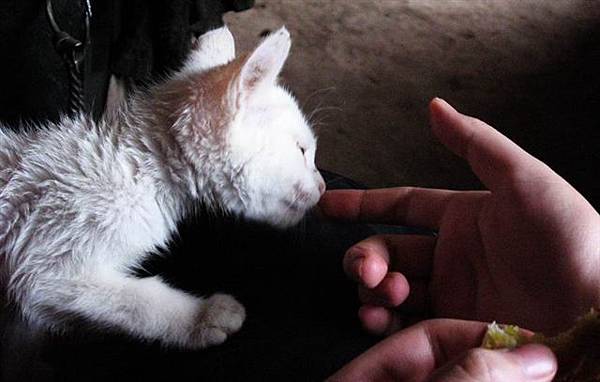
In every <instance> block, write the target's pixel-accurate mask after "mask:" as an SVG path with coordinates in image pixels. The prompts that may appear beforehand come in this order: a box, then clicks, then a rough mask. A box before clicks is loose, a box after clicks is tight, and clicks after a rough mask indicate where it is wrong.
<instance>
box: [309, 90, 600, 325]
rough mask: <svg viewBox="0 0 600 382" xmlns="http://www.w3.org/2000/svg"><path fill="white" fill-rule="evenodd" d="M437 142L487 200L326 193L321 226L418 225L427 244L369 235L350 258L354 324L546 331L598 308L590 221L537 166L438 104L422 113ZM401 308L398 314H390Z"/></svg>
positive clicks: (576, 199)
mask: <svg viewBox="0 0 600 382" xmlns="http://www.w3.org/2000/svg"><path fill="white" fill-rule="evenodd" d="M430 112H431V125H432V129H433V132H434V134H435V135H436V136H437V138H438V139H439V140H440V141H441V142H442V143H443V144H444V145H445V146H447V147H448V148H449V149H450V150H451V151H453V152H454V153H456V154H458V155H460V156H461V157H463V158H465V159H466V160H467V161H468V163H469V165H470V166H471V168H472V170H473V171H474V172H475V174H476V175H477V176H478V177H479V179H480V180H481V181H482V182H483V184H484V185H485V186H486V187H487V188H488V189H489V190H490V191H471V192H456V191H447V190H433V189H419V188H406V187H400V188H392V189H381V190H367V191H359V190H336V191H329V192H327V193H326V194H325V195H324V196H323V198H322V200H321V202H320V207H321V210H322V211H323V213H324V214H325V215H326V216H329V217H333V218H338V219H344V220H349V221H363V222H371V223H387V224H398V225H407V226H420V227H428V228H431V229H435V230H437V231H438V235H437V237H428V236H416V235H379V236H374V237H371V238H368V239H366V240H364V241H362V242H360V243H358V244H356V245H354V246H353V247H352V248H350V249H349V250H348V252H347V253H346V255H345V258H344V268H345V270H346V272H347V274H348V275H350V277H352V278H354V279H355V280H357V281H358V282H359V283H360V286H359V295H360V298H361V300H362V302H363V304H364V305H363V307H361V309H360V311H359V316H360V318H361V321H362V322H363V325H364V326H365V327H366V328H367V329H368V330H370V331H372V332H375V333H389V332H391V331H393V330H395V329H397V328H398V327H400V326H401V320H402V318H403V313H409V314H419V313H423V312H424V311H426V310H427V311H428V312H429V313H430V314H432V315H433V316H434V317H453V318H463V319H475V320H481V321H491V320H496V321H499V322H507V323H514V324H518V325H520V326H523V327H528V328H531V329H533V330H536V331H544V332H548V333H553V332H556V331H558V330H563V329H566V327H568V326H570V325H571V324H572V323H573V321H574V319H575V318H576V317H577V316H579V315H581V314H583V313H584V312H585V311H587V310H589V309H590V307H592V306H599V305H600V217H599V215H598V213H597V212H596V211H595V210H594V209H593V208H592V206H591V205H590V204H589V203H588V202H587V201H586V200H585V199H584V198H583V197H582V196H581V195H580V194H579V193H578V192H577V191H576V190H575V189H573V188H572V187H571V186H570V185H569V184H568V183H567V182H566V181H565V180H563V179H562V178H561V177H560V176H558V175H557V174H556V173H554V172H553V171H552V170H551V169H550V168H548V167H547V166H546V165H545V164H544V163H542V162H540V161H539V160H537V159H535V158H534V157H532V156H531V155H529V154H527V153H526V152H525V151H523V150H522V149H521V148H519V147H518V146H517V145H516V144H514V143H513V142H512V141H510V140H509V139H508V138H506V137H505V136H503V135H502V134H500V133H499V132H498V131H496V130H494V129H493V128H491V127H490V126H488V125H487V124H485V123H484V122H482V121H479V120H477V119H475V118H471V117H468V116H465V115H462V114H460V113H458V112H457V111H456V110H454V109H453V108H452V107H451V106H450V105H448V104H447V103H446V102H444V101H442V100H439V99H435V100H433V101H432V102H431V105H430ZM398 307H399V308H398Z"/></svg>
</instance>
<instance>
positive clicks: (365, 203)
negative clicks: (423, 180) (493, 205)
mask: <svg viewBox="0 0 600 382" xmlns="http://www.w3.org/2000/svg"><path fill="white" fill-rule="evenodd" d="M457 194H465V192H464V191H449V190H437V189H428V188H414V187H396V188H383V189H372V190H332V191H327V192H325V194H323V197H322V198H321V200H320V201H319V207H320V209H321V212H323V213H324V214H325V215H326V216H328V217H331V218H334V219H342V220H348V221H362V222H368V223H381V224H396V225H406V226H412V227H424V228H430V229H437V228H439V225H440V222H441V220H442V218H443V216H444V213H445V212H446V209H447V206H448V204H449V203H450V202H451V200H452V198H453V197H454V196H455V195H457Z"/></svg>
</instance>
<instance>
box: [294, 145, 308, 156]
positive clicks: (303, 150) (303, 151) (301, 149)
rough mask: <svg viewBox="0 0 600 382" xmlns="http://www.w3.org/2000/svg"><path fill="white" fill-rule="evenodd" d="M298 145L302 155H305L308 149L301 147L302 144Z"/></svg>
mask: <svg viewBox="0 0 600 382" xmlns="http://www.w3.org/2000/svg"><path fill="white" fill-rule="evenodd" d="M296 145H297V146H298V148H299V149H300V152H301V153H302V155H304V154H305V153H306V149H305V148H304V147H303V146H301V145H300V143H296Z"/></svg>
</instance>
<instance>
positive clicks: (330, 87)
mask: <svg viewBox="0 0 600 382" xmlns="http://www.w3.org/2000/svg"><path fill="white" fill-rule="evenodd" d="M335 90H337V88H336V87H335V86H329V87H327V88H321V89H316V90H314V91H313V92H312V93H310V94H309V95H308V96H307V97H306V99H305V100H304V102H303V103H302V109H304V108H305V107H306V106H307V105H308V103H309V102H310V101H311V100H312V98H313V97H315V96H317V95H320V94H323V93H327V92H333V91H335Z"/></svg>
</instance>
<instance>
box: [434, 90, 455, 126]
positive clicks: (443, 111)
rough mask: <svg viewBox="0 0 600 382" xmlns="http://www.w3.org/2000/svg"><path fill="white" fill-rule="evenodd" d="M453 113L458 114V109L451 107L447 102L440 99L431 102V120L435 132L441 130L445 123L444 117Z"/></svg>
mask: <svg viewBox="0 0 600 382" xmlns="http://www.w3.org/2000/svg"><path fill="white" fill-rule="evenodd" d="M452 112H454V113H456V109H454V108H453V107H452V106H450V104H449V103H448V102H446V101H445V100H443V99H441V98H438V97H436V98H434V99H432V100H431V102H430V103H429V120H430V124H431V127H432V128H433V129H434V131H436V130H439V128H440V127H441V126H442V124H443V123H444V122H445V119H444V117H446V116H447V115H448V113H452Z"/></svg>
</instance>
